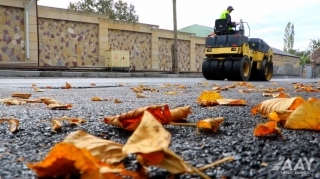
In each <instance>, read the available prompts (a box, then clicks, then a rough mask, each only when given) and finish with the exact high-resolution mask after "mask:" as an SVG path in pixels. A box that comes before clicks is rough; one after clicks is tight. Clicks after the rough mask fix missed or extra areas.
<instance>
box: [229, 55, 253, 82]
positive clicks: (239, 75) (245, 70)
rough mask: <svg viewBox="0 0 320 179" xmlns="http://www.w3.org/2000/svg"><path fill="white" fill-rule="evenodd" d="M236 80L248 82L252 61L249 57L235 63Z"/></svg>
mask: <svg viewBox="0 0 320 179" xmlns="http://www.w3.org/2000/svg"><path fill="white" fill-rule="evenodd" d="M232 69H233V74H234V75H233V76H234V80H239V81H248V80H249V78H250V75H251V61H250V60H249V58H248V57H247V56H243V57H242V58H241V60H236V61H234V62H233V68H232Z"/></svg>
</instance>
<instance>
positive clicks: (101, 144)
mask: <svg viewBox="0 0 320 179" xmlns="http://www.w3.org/2000/svg"><path fill="white" fill-rule="evenodd" d="M63 142H66V143H70V144H74V145H75V146H76V147H78V148H85V149H87V150H88V151H89V152H90V153H91V155H92V156H94V157H96V158H98V159H99V160H100V161H102V162H106V163H111V164H112V163H115V162H120V161H121V160H122V159H124V158H125V157H126V156H127V155H126V154H124V153H123V152H122V147H123V145H121V144H118V143H115V142H112V141H109V140H104V139H99V138H97V137H95V136H93V135H90V134H88V133H86V132H85V131H82V130H78V131H75V132H72V133H71V134H69V135H68V136H67V137H66V138H65V139H64V141H63Z"/></svg>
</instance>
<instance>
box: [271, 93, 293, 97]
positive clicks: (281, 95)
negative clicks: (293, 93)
mask: <svg viewBox="0 0 320 179" xmlns="http://www.w3.org/2000/svg"><path fill="white" fill-rule="evenodd" d="M272 96H273V97H274V98H288V97H289V96H290V95H289V94H287V93H283V92H280V93H278V94H273V95H272Z"/></svg>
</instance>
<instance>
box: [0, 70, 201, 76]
mask: <svg viewBox="0 0 320 179" xmlns="http://www.w3.org/2000/svg"><path fill="white" fill-rule="evenodd" d="M0 77H65V78H68V77H78V78H80V77H82V78H148V77H150V78H203V76H202V73H190V74H189V73H181V74H166V73H156V72H155V73H153V72H131V73H129V72H128V73H123V72H69V71H14V70H0Z"/></svg>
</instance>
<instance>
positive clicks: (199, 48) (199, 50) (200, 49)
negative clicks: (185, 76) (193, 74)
mask: <svg viewBox="0 0 320 179" xmlns="http://www.w3.org/2000/svg"><path fill="white" fill-rule="evenodd" d="M204 49H205V45H202V44H196V49H195V51H196V59H195V62H196V63H195V67H196V70H197V71H198V72H201V71H202V62H203V58H204V57H205V56H204Z"/></svg>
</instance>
